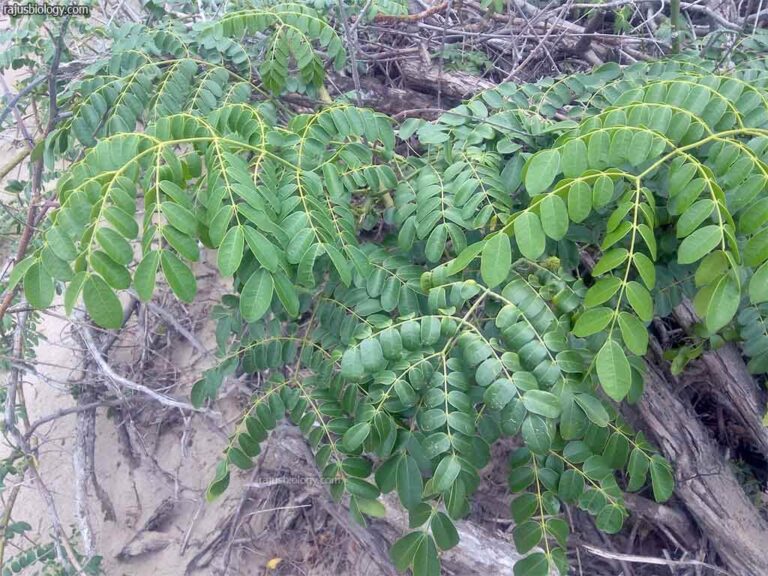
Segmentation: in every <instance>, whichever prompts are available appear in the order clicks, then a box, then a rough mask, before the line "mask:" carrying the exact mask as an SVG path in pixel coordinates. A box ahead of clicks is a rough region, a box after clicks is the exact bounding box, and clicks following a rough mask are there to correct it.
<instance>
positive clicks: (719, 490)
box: [638, 363, 768, 576]
mask: <svg viewBox="0 0 768 576" xmlns="http://www.w3.org/2000/svg"><path fill="white" fill-rule="evenodd" d="M638 408H639V410H640V413H641V415H642V417H643V419H644V420H645V422H646V423H647V424H648V426H649V428H650V429H651V430H652V431H653V433H654V434H655V436H656V438H657V440H658V442H659V444H660V446H661V448H662V450H663V452H664V454H665V455H666V457H667V458H669V460H670V461H672V462H673V463H674V466H675V476H676V488H675V491H676V494H677V495H678V496H679V498H680V499H681V500H682V501H683V503H684V504H685V505H686V507H687V508H688V510H689V511H690V513H691V515H692V516H693V517H694V518H695V519H696V522H697V523H698V525H699V527H700V529H701V530H702V532H703V533H704V535H705V536H706V537H707V538H708V539H709V541H710V542H712V544H713V546H714V547H715V549H716V550H717V552H718V554H719V555H720V557H721V558H722V560H723V562H724V563H725V564H726V565H727V567H728V568H729V570H730V571H731V572H733V573H734V574H736V575H738V576H755V575H756V574H768V553H766V550H768V523H766V521H765V520H764V519H763V518H762V517H761V516H760V514H759V513H758V511H757V510H756V509H755V507H754V506H753V505H752V503H751V502H750V501H749V500H748V499H747V497H746V495H745V494H744V490H743V489H742V487H741V485H740V484H739V482H738V480H737V479H736V477H735V475H734V474H733V472H732V471H731V469H730V468H729V466H728V463H727V462H726V460H725V459H724V458H723V456H722V455H721V453H720V451H719V449H718V446H717V444H716V443H715V442H714V440H713V439H712V438H711V437H710V436H709V434H708V432H707V430H706V428H705V427H704V426H703V425H702V424H701V423H700V422H699V420H698V419H697V418H696V414H695V413H694V411H693V409H692V408H691V407H690V406H689V405H687V404H685V403H683V402H682V401H681V400H680V398H679V397H678V396H677V395H676V394H675V393H674V391H673V385H672V383H671V382H670V380H668V379H667V378H666V377H665V375H664V374H663V373H662V372H661V370H660V369H659V368H658V367H657V366H655V365H653V364H651V363H648V364H647V371H646V377H645V393H644V394H643V396H642V399H641V400H640V402H639V403H638Z"/></svg>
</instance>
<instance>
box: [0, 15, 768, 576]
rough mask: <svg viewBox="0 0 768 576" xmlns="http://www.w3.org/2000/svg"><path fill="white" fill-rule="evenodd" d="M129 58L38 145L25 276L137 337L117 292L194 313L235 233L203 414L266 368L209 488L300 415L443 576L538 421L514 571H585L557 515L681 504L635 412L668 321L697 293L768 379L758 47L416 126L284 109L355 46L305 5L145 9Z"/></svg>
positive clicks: (478, 101)
mask: <svg viewBox="0 0 768 576" xmlns="http://www.w3.org/2000/svg"><path fill="white" fill-rule="evenodd" d="M251 42H256V43H258V44H259V49H258V53H259V54H260V56H261V60H260V61H259V62H252V60H251V59H252V54H253V53H254V50H252V49H245V48H244V46H248V45H249V43H251ZM249 48H252V47H249ZM115 49H116V51H115V53H114V54H113V55H112V56H111V57H110V58H109V59H108V60H107V61H103V62H97V63H95V64H92V65H91V66H90V67H89V68H88V69H87V71H86V73H85V75H84V76H83V77H82V78H80V79H79V80H78V81H77V82H75V83H73V84H72V86H71V93H70V94H69V96H71V97H72V98H73V101H74V102H75V104H74V105H73V107H72V110H71V112H72V115H71V117H69V118H67V119H66V120H65V121H64V122H63V123H62V124H61V125H60V126H59V127H58V128H57V129H56V130H55V131H54V132H52V134H51V135H50V137H49V138H48V140H47V142H46V144H45V146H44V149H42V148H41V149H40V150H39V151H38V152H37V153H39V154H44V156H45V158H46V161H47V162H48V163H49V164H50V165H53V162H54V161H55V160H56V159H57V158H61V157H64V158H68V159H77V161H76V162H75V163H74V164H72V165H71V167H69V168H68V169H67V170H66V171H65V172H64V173H63V174H61V176H60V178H59V180H58V189H57V195H58V200H59V205H58V207H56V208H55V209H54V210H53V211H52V212H51V213H50V217H49V219H48V222H49V226H48V228H47V231H46V232H45V235H44V239H43V240H42V241H41V242H40V244H39V245H38V246H37V247H36V249H35V251H34V252H33V253H32V254H31V255H30V256H29V257H27V258H26V259H25V260H24V261H22V262H20V263H19V264H17V265H16V266H15V268H14V269H13V273H12V276H11V280H10V285H9V289H12V288H13V287H14V286H15V285H17V284H19V285H20V286H23V293H24V295H25V297H26V299H27V301H28V302H29V304H30V305H32V306H33V307H37V308H44V307H46V306H48V305H50V304H51V302H52V301H53V298H54V296H55V293H56V286H57V284H58V283H62V284H64V285H66V289H65V290H64V293H63V294H64V296H63V297H64V303H65V306H66V308H67V310H68V311H72V310H73V308H74V307H76V306H77V305H78V304H79V303H80V302H82V303H84V306H85V309H86V310H87V312H88V313H89V315H90V317H91V318H92V319H93V321H94V322H95V323H97V324H98V325H100V326H102V327H104V328H119V327H120V326H121V324H122V321H123V307H122V305H121V302H120V299H119V298H118V293H119V292H120V291H125V290H132V291H133V293H134V294H136V295H137V296H138V298H139V299H141V300H142V301H147V300H150V299H151V298H152V295H153V292H154V291H155V288H156V285H157V283H158V282H161V281H163V280H164V281H165V282H167V284H168V286H169V287H170V289H171V290H172V291H173V293H174V294H175V295H176V296H177V297H178V298H179V299H181V300H183V301H185V302H189V301H191V300H193V299H194V298H195V293H196V288H195V286H196V284H195V274H194V272H193V263H194V262H195V261H197V260H198V259H199V258H200V254H201V252H200V246H201V245H202V246H204V247H205V248H207V249H215V250H216V251H217V256H216V258H217V264H218V269H219V272H220V274H221V275H222V276H224V277H232V278H233V286H234V290H235V294H233V295H230V296H226V297H225V298H224V299H223V301H222V302H221V303H220V305H219V306H218V307H217V308H216V311H215V313H216V317H217V319H218V327H217V332H216V337H217V342H218V347H219V356H220V361H219V363H218V364H217V366H216V367H215V368H214V369H211V370H209V371H207V372H206V373H205V374H204V375H203V376H202V377H201V379H200V380H199V381H198V382H197V383H196V384H195V386H194V389H193V392H192V401H193V404H194V405H195V406H197V407H200V406H203V405H204V404H206V403H208V402H212V401H214V400H215V398H216V395H217V390H218V389H219V387H220V386H221V384H222V382H223V380H224V379H225V378H226V377H228V376H230V375H235V374H238V375H239V374H242V373H249V374H253V373H257V372H258V373H260V374H261V375H262V379H261V388H260V390H259V391H258V393H257V394H256V395H255V396H254V398H253V400H252V402H251V404H250V406H249V408H248V409H247V411H246V413H245V414H243V417H242V420H241V422H240V423H239V424H238V425H237V428H236V430H234V432H233V433H232V435H231V440H230V442H229V444H228V445H227V446H226V447H225V450H224V455H223V458H222V460H221V461H220V462H219V464H218V467H217V471H216V476H215V478H213V479H212V482H211V484H210V488H209V490H208V496H209V498H210V499H214V498H216V497H217V496H218V495H220V494H221V493H222V492H223V491H224V490H226V488H227V486H228V483H229V479H230V475H231V474H232V473H233V469H234V468H241V469H248V468H249V467H251V466H252V464H253V461H254V459H255V458H256V457H257V456H258V455H259V452H260V444H261V443H262V442H263V441H264V440H265V439H266V438H267V437H268V435H269V433H270V430H272V429H273V428H275V426H276V423H277V422H278V421H279V420H281V419H283V418H288V419H289V420H290V421H291V422H293V423H294V424H295V425H297V426H298V427H299V428H300V429H301V431H302V432H303V434H304V435H305V436H306V438H307V441H308V442H309V444H310V445H311V447H312V449H313V452H314V454H315V458H316V462H317V465H318V467H319V469H320V470H321V471H322V475H323V477H324V478H325V479H327V481H328V484H329V486H330V488H331V492H332V493H333V495H334V496H335V497H337V498H348V505H349V509H350V511H351V513H352V515H353V516H354V517H355V518H356V519H357V520H359V521H360V522H365V517H366V516H371V517H377V516H380V515H381V514H383V512H384V507H383V505H382V504H381V502H380V500H379V496H380V495H381V494H382V493H388V492H393V491H394V492H396V494H397V496H398V498H399V500H400V503H401V504H402V506H403V507H404V508H406V509H407V510H408V513H409V518H410V527H411V529H412V531H410V532H408V533H407V534H405V536H403V537H402V538H401V539H399V540H398V541H397V542H395V543H394V545H393V546H392V548H391V556H392V559H393V561H394V564H395V566H396V567H397V568H398V569H400V570H405V569H408V568H410V569H411V570H413V573H414V574H415V575H416V576H426V575H436V574H439V573H440V568H439V566H440V560H439V557H440V552H439V551H440V550H447V549H450V548H452V547H453V546H455V545H456V544H457V542H458V533H457V530H456V528H455V526H454V522H455V521H456V520H457V519H460V518H462V517H464V516H466V515H467V514H468V512H469V508H470V502H471V498H472V495H473V492H475V491H476V489H477V487H478V483H479V481H480V477H479V474H478V471H479V470H480V469H482V468H483V467H484V466H485V465H486V464H487V463H488V462H489V459H490V446H491V445H493V444H494V443H495V442H497V441H498V440H499V439H501V438H502V437H509V436H517V437H520V438H521V439H522V446H521V447H519V448H517V449H515V450H514V451H513V452H512V454H511V455H510V457H509V463H510V472H509V488H510V491H511V492H512V493H513V494H514V495H515V497H514V500H513V501H512V507H511V516H512V518H513V519H514V521H515V528H514V531H513V536H514V541H515V545H516V547H517V549H518V550H519V551H520V552H521V553H523V554H527V556H526V557H525V558H524V559H523V560H521V561H520V562H518V563H517V564H516V566H515V573H516V574H518V575H520V576H545V575H547V574H549V573H550V572H551V571H552V570H556V571H559V572H560V573H561V574H565V573H566V572H567V558H566V548H567V545H568V544H567V540H568V532H569V528H568V523H567V522H566V521H565V520H563V519H562V518H561V514H562V510H563V504H576V505H578V506H579V507H580V508H582V509H584V510H587V511H588V512H589V513H591V514H593V515H594V516H595V517H596V523H597V525H598V527H600V528H601V529H602V530H604V531H605V532H609V533H614V532H617V531H619V530H620V529H621V527H622V525H623V522H624V520H625V518H626V517H627V510H626V508H625V505H624V494H625V492H636V491H639V490H641V489H643V488H644V487H647V486H649V487H650V492H651V493H652V494H653V497H654V498H655V499H656V500H657V501H659V502H662V501H665V500H667V499H668V498H669V497H670V496H671V494H672V491H673V484H674V483H673V471H672V467H671V466H670V464H669V463H668V462H667V461H666V460H665V459H664V458H663V457H662V456H661V455H659V453H658V452H657V451H656V449H655V447H654V446H653V445H652V444H651V443H650V442H649V441H648V440H647V439H646V438H645V437H644V435H643V434H642V433H635V432H634V431H633V430H632V428H631V427H630V426H629V425H628V423H627V422H626V421H625V419H624V418H623V417H622V407H623V406H624V404H625V403H633V402H635V401H637V400H638V399H639V398H640V397H641V395H642V394H643V374H644V372H645V370H646V364H645V360H644V356H645V355H646V351H647V350H648V347H649V329H648V325H649V323H650V322H651V321H652V320H653V319H654V317H657V316H664V315H666V314H668V313H669V310H670V309H671V307H672V306H674V305H676V304H677V303H678V302H679V301H680V299H681V298H682V294H683V293H684V292H683V291H682V290H681V289H680V287H684V288H685V289H686V290H689V289H693V291H694V292H695V297H694V305H695V310H696V312H697V313H698V315H699V316H700V317H701V319H702V320H703V324H702V328H701V334H700V335H701V336H702V337H706V338H710V339H712V340H713V341H716V340H718V339H719V340H720V341H722V340H731V341H738V342H740V343H741V346H742V348H743V351H744V353H745V354H746V355H747V356H749V357H750V358H751V362H750V368H751V369H752V370H753V372H754V373H764V372H766V371H768V364H766V357H767V356H766V355H767V354H768V328H766V327H767V326H768V308H766V306H767V304H766V302H768V264H767V263H766V260H768V196H767V195H766V185H767V184H768V166H767V165H766V162H768V90H766V84H768V71H767V70H766V61H765V60H763V59H755V60H745V61H743V62H741V63H739V64H738V65H737V66H736V67H734V68H733V69H730V70H728V71H726V72H723V71H722V70H719V68H718V62H717V61H709V60H705V59H700V58H695V57H680V58H678V59H676V60H671V61H664V62H659V63H639V64H635V65H632V66H629V67H626V68H621V67H619V66H618V65H616V64H605V65H603V66H601V67H599V68H596V69H595V70H594V71H592V72H589V73H583V74H574V75H569V76H566V77H563V78H560V79H558V80H545V81H541V82H539V83H536V84H523V85H515V84H510V83H507V84H502V85H500V86H498V87H496V88H493V89H490V90H487V91H484V92H482V93H480V94H479V95H477V96H475V97H474V98H472V99H471V100H469V101H467V102H466V103H464V104H462V105H460V106H458V107H456V108H454V109H452V110H450V111H448V112H445V113H444V114H442V115H441V116H440V117H439V118H438V119H437V120H436V121H434V122H427V121H425V120H419V119H409V120H406V121H405V122H403V123H402V124H400V125H399V126H397V127H395V125H394V122H393V121H392V120H391V119H390V118H388V117H386V116H385V115H383V114H380V113H376V112H373V111H371V110H367V109H361V108H357V107H355V106H353V105H349V104H344V103H335V104H328V105H327V106H325V107H322V108H321V109H319V111H316V112H309V113H305V114H291V113H290V112H289V110H288V108H287V107H285V106H283V105H282V104H281V102H280V100H275V99H272V98H270V94H277V93H280V92H281V91H282V90H283V89H285V88H286V86H289V87H291V89H293V90H299V91H301V92H304V93H306V94H309V95H310V96H317V97H318V98H319V99H321V100H324V99H326V97H327V96H326V92H325V90H324V88H323V80H324V69H325V59H327V60H330V61H333V62H334V63H335V64H336V65H338V66H341V65H343V63H344V58H345V55H344V50H343V47H342V42H341V39H340V37H339V35H338V34H337V32H336V31H335V30H334V28H333V27H331V26H330V25H329V24H328V23H327V22H326V21H325V20H324V19H323V18H322V17H321V16H320V15H319V14H318V13H317V12H315V11H314V10H313V9H311V8H308V7H307V6H305V5H300V4H280V5H276V6H271V7H267V8H260V9H252V10H247V11H241V12H235V13H230V14H226V15H225V16H223V17H222V18H220V19H219V20H217V21H215V22H208V23H203V24H202V25H196V26H195V27H193V28H191V29H189V30H186V31H184V32H179V31H178V30H177V31H174V30H172V29H168V30H150V29H140V27H136V29H135V30H133V33H132V34H126V35H125V37H124V38H122V39H119V40H118V41H117V42H116V47H115ZM253 72H258V78H259V79H258V81H256V80H252V78H251V74H252V73H253ZM673 288H674V290H673Z"/></svg>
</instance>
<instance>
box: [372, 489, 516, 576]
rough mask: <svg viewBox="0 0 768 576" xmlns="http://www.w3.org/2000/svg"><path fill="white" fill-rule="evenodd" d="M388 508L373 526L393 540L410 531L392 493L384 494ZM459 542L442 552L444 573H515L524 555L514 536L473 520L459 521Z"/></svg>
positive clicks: (498, 575)
mask: <svg viewBox="0 0 768 576" xmlns="http://www.w3.org/2000/svg"><path fill="white" fill-rule="evenodd" d="M382 500H383V502H384V505H385V507H386V509H387V515H386V517H385V518H384V519H383V520H380V521H377V522H375V523H374V524H373V525H372V527H371V530H372V531H374V532H378V533H379V534H381V535H382V536H383V537H384V538H386V539H387V540H388V541H389V542H390V543H392V542H393V541H394V540H396V539H397V538H399V537H400V536H402V535H404V534H405V533H406V532H407V531H408V515H407V513H406V512H405V511H404V510H403V508H402V507H401V506H400V504H399V502H398V501H397V499H396V498H394V497H393V496H391V495H389V496H385V497H384V498H382ZM456 530H457V531H458V533H459V543H458V545H457V546H456V547H454V548H451V549H450V550H447V551H445V552H442V553H441V554H440V559H441V563H442V568H443V572H442V573H443V574H456V575H457V576H489V575H490V574H493V575H494V576H512V574H513V572H514V566H515V564H516V563H517V562H518V561H519V560H520V559H522V558H523V555H522V554H520V553H518V552H517V550H516V549H515V545H514V544H513V543H512V542H511V538H510V537H509V536H508V535H505V534H503V533H501V532H497V531H491V530H488V529H486V528H484V527H482V526H480V525H478V524H475V523H474V522H471V521H467V520H460V521H458V522H456Z"/></svg>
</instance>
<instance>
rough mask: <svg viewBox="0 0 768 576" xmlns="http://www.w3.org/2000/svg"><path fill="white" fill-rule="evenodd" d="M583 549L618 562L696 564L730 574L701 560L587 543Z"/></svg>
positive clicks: (666, 564) (583, 545)
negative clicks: (620, 550)
mask: <svg viewBox="0 0 768 576" xmlns="http://www.w3.org/2000/svg"><path fill="white" fill-rule="evenodd" d="M581 547H582V548H584V550H586V551H587V552H589V553H590V554H594V555H595V556H599V557H600V558H607V559H608V560H618V561H619V562H634V563H639V564H653V565H655V566H697V567H699V568H707V569H709V570H712V571H713V572H717V573H718V574H725V575H726V576H731V573H730V572H726V571H725V570H723V569H722V568H718V567H717V566H714V565H712V564H707V563H706V562H701V561H700V560H667V559H665V558H654V557H653V556H637V555H635V554H619V553H618V552H608V551H607V550H601V549H600V548H595V547H594V546H589V545H587V544H582V545H581Z"/></svg>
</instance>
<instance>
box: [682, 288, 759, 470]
mask: <svg viewBox="0 0 768 576" xmlns="http://www.w3.org/2000/svg"><path fill="white" fill-rule="evenodd" d="M674 315H675V319H676V320H677V321H678V323H679V324H680V325H681V326H682V327H683V329H685V331H686V332H689V333H690V332H691V331H692V328H693V325H694V324H696V323H698V322H700V320H699V318H698V316H697V315H696V312H695V311H694V309H693V306H692V305H691V303H690V302H688V301H684V302H683V303H682V304H680V305H679V306H677V308H675V311H674ZM701 362H702V363H703V364H704V366H705V367H706V369H707V372H708V373H709V375H710V376H711V384H712V386H711V392H712V394H713V395H714V396H715V397H716V398H718V399H719V400H720V402H719V404H720V405H721V406H722V407H723V409H724V410H725V411H726V413H728V414H730V415H731V416H732V417H733V418H734V419H735V420H736V422H737V423H738V424H740V425H741V427H742V428H743V429H744V431H745V434H746V436H747V438H746V439H747V440H748V441H749V442H750V443H751V444H752V446H753V447H754V448H755V449H756V450H758V451H759V452H760V454H762V456H763V457H764V458H765V459H766V460H768V428H766V427H765V426H764V425H763V414H765V398H764V396H765V395H764V393H763V392H762V391H761V390H760V389H759V388H758V386H757V384H756V383H755V379H754V378H753V377H752V375H751V374H750V373H749V371H748V370H747V366H746V364H745V363H744V360H743V359H742V357H741V353H740V352H739V350H738V348H736V346H735V345H734V344H726V345H725V346H723V347H722V348H718V349H717V350H711V351H708V352H705V353H704V354H703V355H702V357H701Z"/></svg>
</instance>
